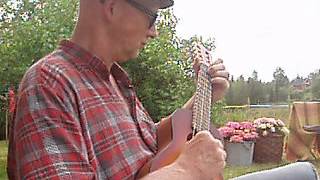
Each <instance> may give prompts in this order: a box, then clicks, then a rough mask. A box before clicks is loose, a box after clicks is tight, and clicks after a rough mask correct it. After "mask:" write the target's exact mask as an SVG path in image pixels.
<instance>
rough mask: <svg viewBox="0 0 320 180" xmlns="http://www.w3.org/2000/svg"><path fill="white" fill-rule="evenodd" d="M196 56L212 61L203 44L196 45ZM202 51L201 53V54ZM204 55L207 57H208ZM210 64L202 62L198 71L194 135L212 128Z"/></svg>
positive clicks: (194, 108) (193, 122) (194, 109)
mask: <svg viewBox="0 0 320 180" xmlns="http://www.w3.org/2000/svg"><path fill="white" fill-rule="evenodd" d="M196 48H197V49H196V53H198V54H195V57H196V58H197V59H200V60H202V61H207V62H210V60H211V57H210V54H209V53H208V52H207V50H205V48H204V47H203V46H202V45H199V44H197V45H196ZM199 53H200V54H199ZM204 57H207V58H206V59H205V58H204ZM208 67H209V66H208V65H206V64H205V63H202V64H201V65H200V69H199V72H198V79H197V88H196V97H195V102H194V105H193V121H192V126H193V135H195V134H196V133H197V132H199V131H202V130H209V129H210V117H211V112H210V110H211V92H212V91H211V90H212V86H211V82H210V77H209V74H208V73H207V71H208Z"/></svg>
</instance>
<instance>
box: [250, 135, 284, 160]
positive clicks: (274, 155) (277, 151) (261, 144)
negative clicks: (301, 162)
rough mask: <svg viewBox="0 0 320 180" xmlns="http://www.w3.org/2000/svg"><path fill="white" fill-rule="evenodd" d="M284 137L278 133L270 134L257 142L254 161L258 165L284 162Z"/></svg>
mask: <svg viewBox="0 0 320 180" xmlns="http://www.w3.org/2000/svg"><path fill="white" fill-rule="evenodd" d="M283 139H284V136H283V135H282V134H278V133H269V134H268V135H267V136H260V137H259V138H257V140H256V145H255V148H254V154H253V161H254V162H256V163H279V162H281V160H282V153H283Z"/></svg>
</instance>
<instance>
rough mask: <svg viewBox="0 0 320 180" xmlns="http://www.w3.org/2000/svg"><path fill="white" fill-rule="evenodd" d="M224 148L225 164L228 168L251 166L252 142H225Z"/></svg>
mask: <svg viewBox="0 0 320 180" xmlns="http://www.w3.org/2000/svg"><path fill="white" fill-rule="evenodd" d="M224 146H225V150H226V152H227V164H228V165H229V166H249V165H251V164H252V159H253V151H254V142H252V141H244V142H242V143H232V142H225V145H224Z"/></svg>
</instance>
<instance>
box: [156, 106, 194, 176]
mask: <svg viewBox="0 0 320 180" xmlns="http://www.w3.org/2000/svg"><path fill="white" fill-rule="evenodd" d="M165 123H166V124H163V125H161V124H160V126H159V128H158V134H159V135H160V136H159V137H158V144H159V153H158V154H157V155H156V157H155V158H154V159H153V164H152V166H151V168H150V170H151V171H154V170H156V169H159V168H161V167H163V166H166V165H169V164H171V163H172V162H173V161H175V160H176V159H177V158H178V156H179V154H180V153H181V151H182V149H183V147H184V145H185V143H186V142H187V140H188V137H189V136H190V135H192V126H191V123H192V111H190V110H186V109H179V110H177V111H175V112H174V113H173V115H172V118H171V120H169V121H166V122H165ZM170 127H171V128H170ZM168 129H171V131H168Z"/></svg>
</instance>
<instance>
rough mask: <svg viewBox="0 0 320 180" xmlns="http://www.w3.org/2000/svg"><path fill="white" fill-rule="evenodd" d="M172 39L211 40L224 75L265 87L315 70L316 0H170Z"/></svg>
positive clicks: (319, 39) (319, 53) (319, 47)
mask: <svg viewBox="0 0 320 180" xmlns="http://www.w3.org/2000/svg"><path fill="white" fill-rule="evenodd" d="M173 10H174V13H175V15H176V16H177V17H178V18H179V22H178V25H177V33H178V36H180V37H182V38H189V37H191V36H193V35H198V36H202V37H204V38H210V37H211V38H214V39H215V46H216V49H215V51H214V52H213V54H212V55H213V57H214V58H218V57H219V58H222V59H223V60H224V63H225V65H226V68H227V69H228V70H229V72H230V74H232V75H234V76H235V77H236V78H237V77H239V76H240V75H244V77H246V78H247V77H250V76H251V75H252V72H253V71H254V70H256V71H257V72H258V78H259V79H261V80H262V81H265V82H268V81H271V80H272V79H273V75H272V74H273V72H274V71H275V69H276V68H277V67H281V68H282V69H283V70H284V72H285V74H286V75H287V76H288V78H289V79H290V80H292V79H294V78H295V77H296V76H297V75H299V76H303V77H307V75H308V74H309V73H311V72H314V71H316V70H317V69H320V0H193V1H191V0H175V5H174V8H173Z"/></svg>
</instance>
